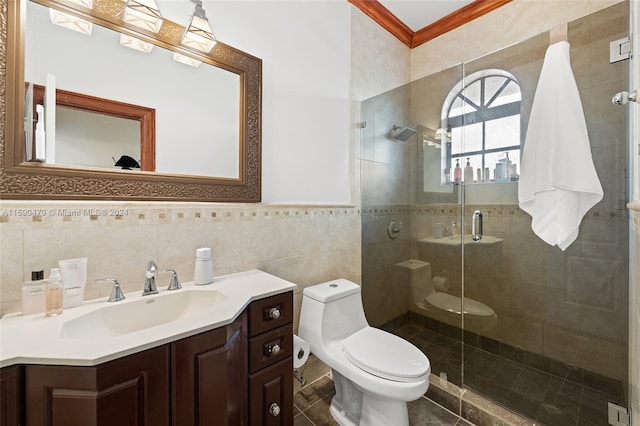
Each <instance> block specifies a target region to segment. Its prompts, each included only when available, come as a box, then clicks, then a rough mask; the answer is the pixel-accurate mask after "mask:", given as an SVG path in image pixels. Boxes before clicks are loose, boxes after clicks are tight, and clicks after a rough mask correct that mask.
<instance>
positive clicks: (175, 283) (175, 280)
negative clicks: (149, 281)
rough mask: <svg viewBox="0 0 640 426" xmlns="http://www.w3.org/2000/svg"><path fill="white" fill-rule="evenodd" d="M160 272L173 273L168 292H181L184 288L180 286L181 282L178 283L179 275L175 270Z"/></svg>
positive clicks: (162, 270)
mask: <svg viewBox="0 0 640 426" xmlns="http://www.w3.org/2000/svg"><path fill="white" fill-rule="evenodd" d="M158 272H170V273H171V281H170V282H169V287H167V290H169V291H173V290H180V289H181V288H182V286H181V285H180V281H178V273H177V272H176V271H175V269H160V270H158Z"/></svg>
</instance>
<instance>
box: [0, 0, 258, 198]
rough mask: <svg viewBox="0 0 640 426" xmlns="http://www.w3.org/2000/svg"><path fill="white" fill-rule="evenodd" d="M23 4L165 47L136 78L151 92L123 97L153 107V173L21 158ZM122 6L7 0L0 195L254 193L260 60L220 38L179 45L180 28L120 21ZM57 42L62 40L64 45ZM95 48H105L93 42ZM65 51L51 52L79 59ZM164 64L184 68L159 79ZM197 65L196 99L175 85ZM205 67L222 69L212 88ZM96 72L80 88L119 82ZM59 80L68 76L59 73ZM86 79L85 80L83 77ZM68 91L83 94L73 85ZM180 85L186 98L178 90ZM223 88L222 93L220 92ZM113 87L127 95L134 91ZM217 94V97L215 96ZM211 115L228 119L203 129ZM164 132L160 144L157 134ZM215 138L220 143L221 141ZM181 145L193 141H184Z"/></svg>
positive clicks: (127, 68)
mask: <svg viewBox="0 0 640 426" xmlns="http://www.w3.org/2000/svg"><path fill="white" fill-rule="evenodd" d="M29 3H34V4H35V3H37V5H38V7H43V6H46V7H51V8H54V9H56V10H60V11H64V12H66V13H70V14H72V15H75V16H78V17H81V18H83V19H86V20H88V21H90V22H92V23H93V24H94V31H103V30H105V29H108V30H105V31H108V32H111V33H114V32H115V33H114V34H116V36H118V34H125V35H129V36H134V37H136V38H137V39H139V40H142V41H145V42H150V43H152V44H153V45H154V47H153V51H157V52H158V54H159V55H164V57H163V58H162V59H164V61H165V63H166V65H158V66H157V67H158V68H157V72H155V73H154V74H153V75H145V76H144V78H143V79H147V80H151V81H152V82H153V84H154V87H153V90H152V91H151V92H149V91H147V93H150V94H148V95H147V96H146V97H144V96H143V97H139V98H136V99H135V100H134V99H133V98H132V100H131V101H130V102H131V103H133V104H137V105H144V106H145V107H150V108H154V109H155V110H156V122H155V130H156V131H157V133H156V137H157V143H156V147H155V153H152V154H151V155H154V154H155V156H154V159H155V172H152V171H148V170H149V169H148V168H147V171H145V170H144V169H143V170H142V171H139V170H140V169H138V171H134V170H120V169H108V168H99V167H98V168H97V167H80V166H76V165H68V164H47V163H34V162H26V161H24V158H25V156H24V140H25V134H24V123H23V119H22V114H20V112H21V111H24V102H25V101H24V93H25V90H24V84H25V68H26V67H25V50H28V49H25V41H28V40H29V36H28V35H27V29H28V27H27V23H28V20H29V17H28V12H27V6H29V7H30V5H29ZM40 5H41V6H40ZM125 5H126V3H124V2H122V1H121V0H94V2H93V8H92V9H91V10H89V9H86V8H84V7H83V6H78V5H77V4H75V3H72V2H71V1H69V0H28V1H27V0H19V1H16V2H9V4H8V7H7V9H5V10H3V11H2V12H1V13H3V14H6V17H3V18H6V22H8V25H7V28H6V34H1V36H2V38H3V39H4V40H3V42H4V41H5V40H6V41H7V42H6V43H5V45H6V46H8V48H7V50H6V58H0V59H6V63H7V77H8V78H7V79H6V81H5V82H4V83H5V84H6V90H5V94H6V95H5V96H6V99H4V101H5V102H4V103H3V106H2V108H3V109H4V108H6V109H4V110H3V111H1V112H2V115H4V116H5V120H4V124H5V126H6V128H5V129H4V135H5V149H4V151H3V152H0V155H2V157H1V158H0V160H2V162H3V167H2V173H3V176H2V185H1V187H0V194H1V195H2V196H3V197H4V198H61V199H67V198H68V199H73V198H82V199H129V200H132V199H134V200H135V199H138V200H202V201H245V202H250V201H260V192H261V191H260V161H261V153H260V149H261V73H262V62H261V60H260V59H258V58H255V57H253V56H251V55H248V54H246V53H244V52H241V51H239V50H237V49H234V48H232V47H230V46H228V45H225V44H224V43H221V42H218V43H217V44H216V45H215V47H214V48H213V50H212V51H211V52H210V53H209V54H202V53H199V52H198V51H195V50H190V49H188V48H185V47H183V46H181V44H180V39H181V37H182V34H183V33H184V27H182V26H180V25H178V24H176V23H173V22H171V21H168V20H165V21H164V22H163V24H162V27H161V29H160V31H159V33H158V34H153V33H150V32H147V31H145V30H141V29H138V28H136V27H133V26H131V25H129V24H127V23H124V22H123V21H122V19H121V16H122V14H123V10H124V7H125ZM101 27H104V28H101ZM98 28H99V29H98ZM62 30H64V29H62ZM64 31H68V30H64ZM68 32H70V31H68ZM70 33H71V32H70ZM29 34H30V33H29ZM80 36H82V35H80ZM85 37H86V36H85ZM116 43H117V37H116ZM58 44H59V45H61V46H64V47H68V44H64V43H58ZM115 47H116V48H118V49H119V50H121V51H123V52H126V53H125V54H129V55H138V56H139V57H142V58H144V55H145V54H142V53H140V52H136V51H133V50H131V51H130V52H128V51H129V50H130V49H127V48H126V47H123V46H119V45H117V46H115ZM96 50H97V51H98V52H100V53H104V52H102V50H101V49H98V48H96ZM69 53H70V51H66V52H64V54H62V53H54V55H53V56H55V55H61V56H64V57H65V58H66V59H67V61H72V60H75V61H81V59H82V58H78V57H77V56H76V57H74V56H73V55H72V54H69ZM173 53H179V54H182V55H185V56H187V57H189V58H191V59H195V60H198V61H200V62H202V64H201V65H200V66H199V67H198V68H191V67H188V66H186V65H184V64H181V63H178V62H175V61H173V60H172V55H173ZM131 64H132V63H131V61H130V60H128V59H123V60H119V61H118V64H117V65H118V67H119V69H120V70H121V72H120V73H119V74H121V75H120V76H119V77H122V76H124V77H125V79H124V80H127V79H128V80H134V79H133V77H132V76H133V75H134V74H135V73H136V69H137V68H136V67H134V66H132V65H131ZM160 67H162V68H160ZM169 67H181V68H182V69H184V70H186V72H187V73H189V72H190V73H191V74H190V75H187V76H186V77H184V78H179V79H176V78H175V77H174V78H173V79H172V80H170V81H163V80H160V77H161V76H163V75H164V74H169V71H167V70H165V68H166V69H168V68H169ZM202 70H204V71H205V72H206V76H207V77H205V79H204V83H196V87H199V88H200V90H199V92H200V93H199V95H200V96H199V97H197V96H196V95H195V94H194V91H193V89H191V91H190V92H189V91H187V90H181V89H182V88H183V87H185V86H184V83H183V81H188V82H191V81H196V80H195V77H193V75H194V74H195V72H198V71H202ZM213 74H219V75H222V76H223V77H222V80H220V82H219V83H213V84H218V86H217V87H214V86H212V83H211V81H212V80H214V77H212V75H213ZM225 76H226V77H225ZM127 77H128V78H127ZM104 78H105V76H98V75H96V76H95V78H94V79H93V80H94V81H93V82H94V83H95V84H93V85H91V84H88V85H87V90H86V91H89V90H95V89H94V87H100V86H102V87H103V88H104V87H106V88H107V89H108V88H109V85H110V84H114V85H115V86H117V87H118V88H119V84H120V83H121V82H122V78H120V80H119V82H118V83H109V82H106V81H105V80H104ZM62 80H63V78H62V77H58V76H56V85H57V87H58V88H59V89H64V87H62V86H61V85H59V84H58V82H61V81H62ZM64 80H68V79H67V78H66V77H65V78H64ZM88 80H89V82H91V79H88ZM136 84H138V85H139V84H140V83H136ZM197 84H200V86H197ZM147 90H148V89H147ZM75 91H76V92H85V90H80V89H77V88H76V90H75ZM183 91H186V92H188V93H190V94H191V96H190V97H189V96H188V97H186V98H181V97H180V93H181V92H183ZM225 91H226V93H227V94H226V95H224V96H223V92H225ZM109 92H114V90H110V91H109V90H107V91H105V92H104V93H107V95H103V97H108V94H109ZM121 92H122V93H129V92H131V93H132V92H133V90H127V89H125V90H123V91H121ZM153 92H155V93H156V94H157V93H161V94H163V95H164V97H165V98H167V97H170V98H171V99H172V100H173V104H174V105H171V106H172V107H174V108H175V109H174V110H172V111H171V112H169V113H167V112H165V113H161V112H160V111H161V109H162V108H164V107H162V108H159V107H158V105H159V102H158V101H157V99H156V98H153ZM93 93H94V94H95V93H96V92H93ZM225 96H226V97H225ZM196 98H197V99H196ZM220 99H221V100H222V101H221V102H217V101H218V100H220ZM119 100H120V99H119ZM125 100H128V99H125ZM188 100H190V101H191V102H189V101H188ZM209 107H210V108H209ZM207 108H209V109H207ZM203 110H204V111H205V112H204V115H202V114H203V113H202V111H203ZM215 120H218V121H220V122H224V123H227V124H228V126H229V127H228V128H227V129H225V130H224V131H223V132H222V133H220V132H218V133H217V134H214V132H207V130H211V128H210V127H211V126H210V125H211V123H212V122H213V121H215ZM208 126H209V129H207V127H208ZM163 127H169V128H171V130H172V133H170V134H169V136H166V137H165V136H164V135H163V133H162V132H161V129H162V128H163ZM223 134H224V135H223ZM162 139H164V142H161V140H162ZM222 140H225V142H224V144H222V145H220V143H221V141H222ZM229 141H232V142H231V143H229ZM189 143H192V145H191V146H188V144H189ZM178 154H186V157H185V158H184V159H181V160H179V161H177V162H176V161H175V159H176V158H178ZM140 157H141V156H138V158H137V159H140ZM163 158H164V160H163ZM115 159H117V156H116V158H115ZM169 160H174V163H176V164H178V163H179V165H178V166H176V167H173V166H172V165H169V166H167V164H170V163H171V161H169ZM216 162H217V164H218V165H216ZM163 164H164V166H163Z"/></svg>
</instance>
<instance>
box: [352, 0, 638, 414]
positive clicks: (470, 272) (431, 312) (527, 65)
mask: <svg viewBox="0 0 640 426" xmlns="http://www.w3.org/2000/svg"><path fill="white" fill-rule="evenodd" d="M628 16H629V3H628V2H624V3H619V4H617V5H614V6H611V7H609V8H607V9H604V10H601V11H599V12H596V13H594V14H592V15H589V16H586V17H584V18H581V19H579V20H576V21H574V22H570V23H568V25H567V40H568V42H569V43H570V46H571V48H570V52H571V66H572V69H573V73H574V76H575V79H576V82H577V85H578V89H579V92H580V98H581V101H582V106H583V108H584V114H585V118H586V122H587V127H588V132H589V138H590V144H591V152H592V154H593V160H594V163H595V167H596V171H597V174H598V177H599V180H600V182H601V184H602V187H603V190H604V198H603V200H602V201H601V202H599V203H598V204H596V205H595V206H594V207H593V208H592V209H590V210H589V212H588V213H587V215H586V216H585V217H584V219H583V221H582V223H581V226H580V231H579V235H578V238H577V240H576V241H575V242H574V243H573V244H571V246H569V247H568V248H567V249H566V250H565V251H562V250H560V249H559V248H558V247H557V246H550V245H548V244H546V243H545V242H543V241H542V240H541V239H540V238H539V237H538V236H537V235H536V234H535V233H534V232H533V231H532V230H531V217H530V216H529V215H528V214H527V213H525V212H524V211H522V210H521V209H519V207H518V179H519V174H520V162H521V153H522V147H523V144H524V141H525V136H526V130H527V125H528V122H529V114H530V111H531V106H532V103H533V97H534V94H535V91H536V87H537V83H538V78H539V75H540V70H541V68H542V64H543V59H544V55H545V52H546V49H547V47H548V46H549V44H550V34H549V33H548V32H546V33H543V34H540V35H538V36H535V37H532V38H530V39H528V40H525V41H523V42H521V43H518V44H516V45H513V46H508V47H505V48H503V49H501V50H499V51H497V52H494V53H492V54H489V55H486V56H483V57H481V58H478V59H476V60H473V61H470V62H467V63H463V64H460V65H458V66H455V67H452V68H449V69H445V70H442V71H440V72H438V73H436V74H434V75H431V76H427V77H424V78H422V79H420V80H417V81H414V82H412V83H411V84H408V85H405V86H402V87H399V88H397V89H394V90H392V91H390V92H387V93H383V94H381V95H378V96H376V97H374V98H371V99H368V100H366V101H364V102H363V103H362V121H363V122H366V123H367V125H366V127H365V128H363V129H362V131H361V173H362V175H361V182H362V227H363V229H362V231H363V232H362V238H363V243H362V244H363V246H362V258H363V274H362V282H363V284H362V289H363V290H362V291H363V303H364V308H365V313H366V315H367V318H368V320H369V322H370V323H371V324H372V325H374V326H378V327H383V328H385V329H387V330H389V331H392V332H394V333H396V334H398V335H400V336H402V337H404V338H406V339H408V340H409V341H411V342H412V343H414V344H415V345H416V346H418V347H419V348H421V349H422V350H424V352H425V353H426V355H427V356H428V357H429V359H430V361H431V365H432V373H433V374H434V375H436V376H440V377H441V378H443V379H446V380H447V381H449V382H451V383H453V384H455V385H458V386H460V387H462V388H465V389H470V390H472V391H474V392H476V393H478V394H480V395H482V396H484V397H485V398H488V399H490V400H492V401H494V402H496V403H498V404H500V405H503V406H505V407H507V408H509V409H511V410H513V411H516V412H518V413H519V414H521V415H523V416H525V417H527V418H530V419H532V420H535V421H537V422H538V423H541V424H546V425H565V424H566V425H606V424H607V423H608V422H607V403H608V402H613V403H616V404H618V405H621V406H624V407H626V406H627V405H628V404H627V402H628V401H627V395H626V392H627V376H628V374H627V373H628V372H627V369H628V362H627V357H628V355H627V351H628V321H629V320H628V316H629V313H628V294H629V276H628V270H629V253H628V247H629V234H628V232H629V231H628V229H629V228H628V213H627V210H626V207H625V205H626V203H627V201H628V200H629V194H628V191H629V189H628V188H629V182H628V166H629V163H630V162H629V152H628V151H629V150H628V144H629V141H628V139H629V137H628V128H629V126H628V122H627V119H628V118H627V114H626V109H625V108H623V107H620V106H616V105H613V103H612V102H611V97H612V96H613V95H614V94H615V93H617V92H620V91H623V90H628V87H627V84H628V73H629V61H621V62H616V63H610V58H609V43H610V42H611V41H613V40H616V39H620V38H623V37H626V36H628V35H629V28H628V21H629V18H628ZM553 36H554V37H555V35H553ZM394 128H395V129H399V128H408V129H412V130H414V129H415V131H416V133H415V134H411V135H409V136H408V137H407V138H406V139H405V140H404V141H403V140H401V138H400V139H398V138H394ZM458 167H459V169H458ZM480 216H481V219H482V231H480ZM474 222H475V223H474ZM472 231H474V233H475V234H480V233H482V238H480V239H478V238H477V237H478V236H479V235H477V236H476V238H473V237H472V235H471V234H472ZM475 240H478V241H475Z"/></svg>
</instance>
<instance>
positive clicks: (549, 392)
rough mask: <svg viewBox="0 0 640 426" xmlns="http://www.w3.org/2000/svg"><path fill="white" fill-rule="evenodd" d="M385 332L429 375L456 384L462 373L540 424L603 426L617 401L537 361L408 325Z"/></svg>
mask: <svg viewBox="0 0 640 426" xmlns="http://www.w3.org/2000/svg"><path fill="white" fill-rule="evenodd" d="M385 329H386V330H388V331H391V332H393V333H395V334H397V335H399V336H402V337H403V338H405V339H407V340H409V341H410V342H412V343H413V344H414V345H416V346H417V347H418V348H420V349H422V350H423V352H424V353H425V354H426V355H427V356H428V357H429V360H430V361H431V372H432V374H436V375H439V374H440V372H446V373H447V376H448V380H449V381H450V382H452V383H455V384H456V385H460V383H461V378H462V374H463V373H464V384H465V385H466V386H468V387H470V388H472V389H474V390H476V391H477V392H478V393H480V394H484V395H486V396H487V397H489V398H491V399H492V400H494V401H496V402H498V403H500V404H502V405H503V406H505V407H507V408H509V409H511V410H515V411H517V412H519V413H521V414H522V415H524V416H526V417H528V418H530V419H532V420H536V421H537V422H540V423H541V424H544V425H548V426H564V425H571V426H592V425H593V426H596V425H597V426H599V425H607V424H608V421H607V402H608V401H611V402H616V403H622V399H623V397H622V395H621V393H620V391H619V390H618V389H616V388H615V387H614V388H613V389H612V387H611V386H610V382H609V381H607V380H603V379H604V378H602V377H598V376H597V375H593V377H587V376H586V375H587V373H585V372H581V373H580V377H579V378H578V377H577V375H576V373H575V371H573V372H572V371H570V370H567V369H566V368H565V369H563V368H560V367H561V366H558V367H557V368H547V367H548V366H542V365H540V364H539V363H541V362H542V361H544V360H543V359H542V358H543V357H538V358H531V355H528V354H527V353H524V354H523V353H522V351H520V353H515V351H513V350H512V351H511V352H506V351H503V352H499V351H493V352H499V354H497V353H492V352H490V351H487V350H484V349H481V348H480V347H476V346H471V345H467V344H464V345H463V344H462V343H461V342H460V341H458V340H456V339H453V338H451V337H447V336H444V335H442V334H440V333H437V332H435V331H433V330H432V329H429V328H427V327H426V326H424V325H419V324H414V323H409V324H404V325H400V326H397V327H396V328H394V327H389V326H387V327H385ZM496 343H497V342H496ZM511 349H513V348H511ZM463 351H464V353H463ZM529 358H531V359H529ZM463 359H464V364H463V363H462V360H463ZM545 360H548V359H546V358H545ZM461 366H464V368H463V369H462V368H461ZM536 367H539V368H536ZM598 379H600V381H601V382H602V383H601V384H600V382H599V381H598Z"/></svg>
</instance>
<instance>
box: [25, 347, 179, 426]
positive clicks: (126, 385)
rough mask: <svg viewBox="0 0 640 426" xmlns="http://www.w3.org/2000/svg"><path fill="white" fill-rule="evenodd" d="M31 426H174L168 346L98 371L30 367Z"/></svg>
mask: <svg viewBox="0 0 640 426" xmlns="http://www.w3.org/2000/svg"><path fill="white" fill-rule="evenodd" d="M25 392H26V406H27V407H28V409H27V410H26V424H27V426H44V425H47V426H49V425H51V426H78V425H97V426H113V425H131V426H138V425H139V426H168V425H169V420H170V419H169V408H170V407H169V397H170V392H169V347H168V346H167V345H165V346H161V347H158V348H155V349H150V350H148V351H144V352H141V353H138V354H134V355H130V356H127V357H124V358H120V359H118V360H115V361H111V362H107V363H105V364H101V365H99V366H96V367H67V366H51V365H28V366H26V367H25Z"/></svg>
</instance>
